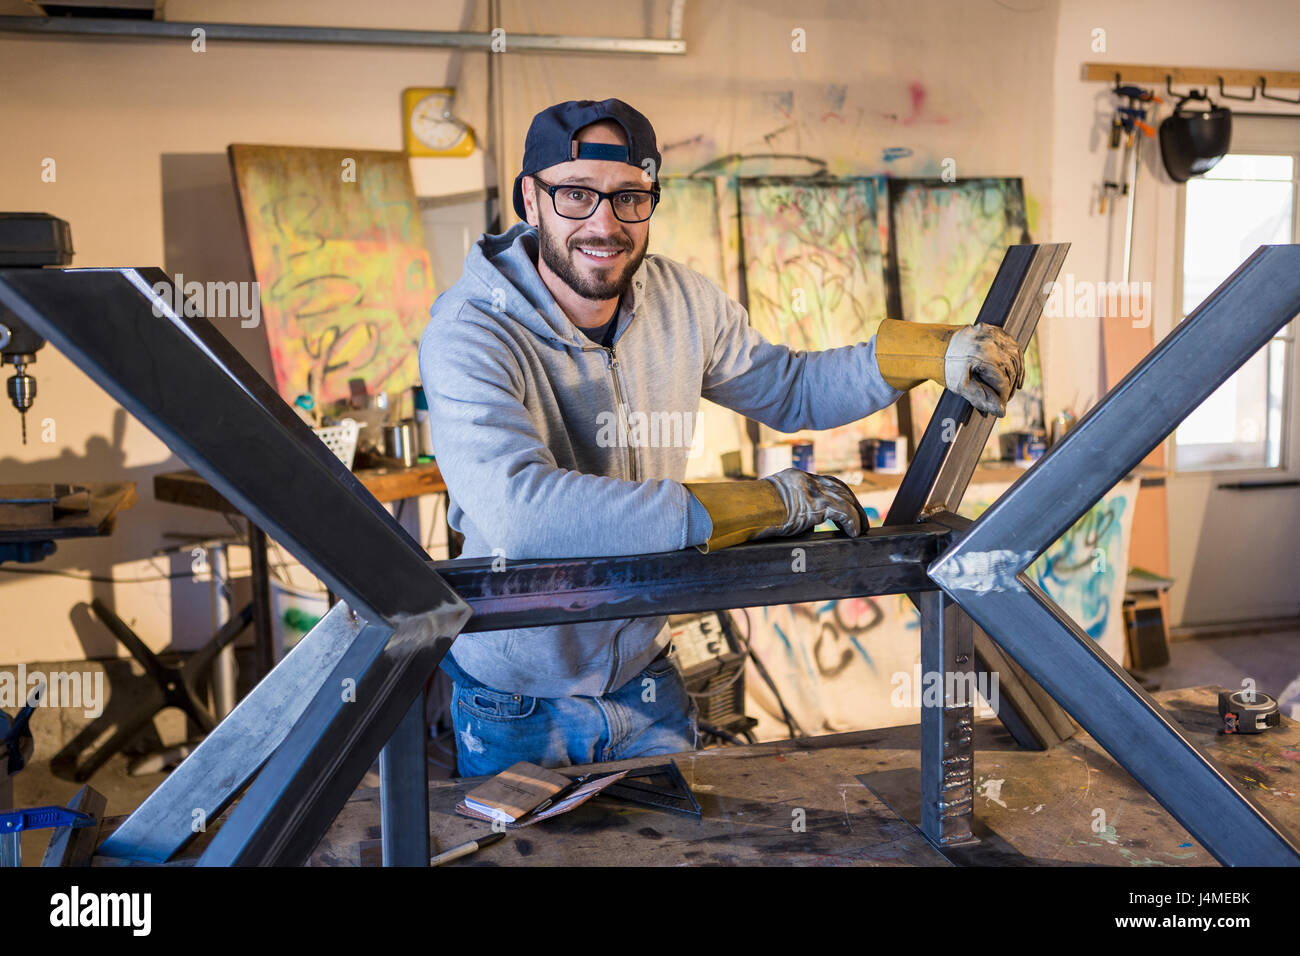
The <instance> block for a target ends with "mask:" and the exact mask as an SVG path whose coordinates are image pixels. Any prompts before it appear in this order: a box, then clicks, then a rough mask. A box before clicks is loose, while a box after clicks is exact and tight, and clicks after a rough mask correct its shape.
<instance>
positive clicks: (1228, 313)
mask: <svg viewBox="0 0 1300 956" xmlns="http://www.w3.org/2000/svg"><path fill="white" fill-rule="evenodd" d="M1298 312H1300V246H1261V247H1260V248H1259V249H1258V250H1257V251H1256V252H1255V253H1254V254H1253V255H1251V256H1250V258H1248V259H1247V260H1246V261H1245V262H1244V263H1243V264H1242V265H1241V267H1240V268H1238V269H1237V271H1236V272H1234V273H1233V274H1232V275H1231V276H1229V277H1228V278H1227V279H1226V280H1225V281H1224V282H1223V284H1222V285H1220V286H1219V288H1218V289H1216V290H1215V291H1214V293H1212V294H1211V295H1210V296H1209V297H1208V298H1207V299H1206V300H1205V301H1204V302H1203V303H1202V304H1201V305H1200V306H1199V307H1197V309H1196V310H1195V311H1194V312H1193V313H1192V314H1191V315H1189V316H1188V317H1187V318H1186V319H1185V320H1184V321H1183V322H1182V323H1181V324H1180V325H1179V326H1178V327H1177V328H1176V329H1175V330H1174V331H1173V332H1172V333H1170V334H1169V335H1168V336H1167V337H1166V338H1165V339H1164V341H1162V342H1161V343H1160V344H1159V345H1158V346H1157V347H1156V348H1155V349H1154V350H1153V351H1152V352H1151V354H1150V355H1148V356H1147V358H1146V359H1144V360H1143V361H1142V362H1141V363H1140V364H1139V365H1138V366H1137V367H1136V368H1135V369H1133V371H1132V372H1130V373H1129V374H1128V375H1127V376H1125V378H1124V379H1123V380H1122V381H1121V382H1119V384H1117V385H1116V386H1115V387H1114V388H1113V389H1112V390H1111V391H1110V393H1109V394H1108V395H1107V396H1106V397H1105V399H1104V400H1103V401H1102V402H1101V403H1100V404H1098V405H1097V406H1096V407H1095V408H1094V409H1093V410H1092V411H1091V412H1089V413H1088V414H1087V415H1085V416H1084V417H1083V418H1082V419H1081V420H1080V421H1079V423H1078V424H1077V425H1076V426H1075V427H1074V428H1073V429H1071V430H1070V431H1069V432H1068V433H1067V435H1066V437H1065V439H1064V440H1063V441H1061V442H1060V443H1059V444H1057V445H1056V446H1054V447H1053V448H1052V449H1051V450H1049V451H1048V452H1047V454H1046V455H1044V456H1043V458H1042V459H1040V460H1039V461H1038V463H1037V464H1036V465H1035V466H1034V467H1032V468H1031V469H1029V471H1027V472H1026V473H1025V474H1024V476H1023V477H1021V478H1020V479H1019V480H1018V481H1017V482H1016V483H1015V484H1014V485H1012V486H1011V488H1010V489H1009V490H1008V491H1007V492H1006V493H1005V494H1003V495H1002V497H1000V498H999V499H998V500H997V501H996V502H994V504H993V505H992V506H991V507H990V508H989V509H988V510H987V511H985V512H984V514H983V515H981V516H980V518H979V520H977V521H976V522H975V523H974V524H973V525H972V526H971V527H970V529H969V531H967V532H966V533H965V534H964V535H961V536H960V537H959V539H958V540H957V542H956V543H955V544H954V545H953V546H952V547H950V548H949V549H948V551H947V552H946V553H945V554H944V555H943V557H941V558H940V559H939V560H938V561H936V562H935V564H934V565H933V566H932V567H931V568H930V575H931V577H933V578H934V580H935V581H936V582H937V583H938V584H939V585H940V586H941V587H942V588H943V589H944V591H945V592H947V593H948V595H949V596H951V597H952V598H953V600H955V601H957V602H958V603H959V604H961V606H962V607H963V608H964V609H965V610H966V611H967V612H968V613H969V614H970V616H971V617H972V618H974V619H975V621H976V622H978V623H979V624H980V626H982V627H983V628H984V629H985V630H986V631H987V632H988V633H989V635H990V636H991V637H993V638H994V639H995V640H996V641H997V642H998V644H999V645H1000V646H1001V647H1002V648H1003V649H1004V650H1006V651H1007V653H1009V654H1010V655H1011V656H1012V657H1013V658H1015V660H1016V661H1017V662H1018V663H1019V664H1020V665H1021V666H1022V667H1024V669H1025V670H1026V671H1027V672H1028V673H1029V674H1030V675H1031V676H1032V677H1033V678H1034V679H1035V680H1037V681H1038V682H1039V683H1040V684H1041V685H1042V686H1043V687H1044V688H1046V689H1047V691H1048V692H1049V693H1050V694H1051V695H1052V696H1053V697H1054V698H1055V699H1056V700H1057V701H1059V702H1060V703H1061V704H1062V705H1063V706H1064V707H1065V709H1066V710H1067V711H1069V713H1070V714H1071V716H1073V717H1074V719H1075V720H1077V721H1078V722H1079V723H1080V724H1082V725H1083V727H1084V728H1085V729H1086V730H1087V731H1088V732H1089V733H1090V734H1091V735H1092V736H1093V738H1094V739H1095V740H1096V741H1097V742H1098V743H1099V744H1100V745H1101V746H1102V747H1104V748H1105V749H1106V750H1107V752H1108V753H1110V755H1111V756H1112V757H1114V758H1115V760H1116V761H1117V762H1118V763H1119V764H1120V765H1121V766H1123V767H1124V768H1125V769H1126V770H1127V771H1128V772H1129V773H1130V774H1132V775H1133V777H1134V778H1135V779H1136V780H1137V781H1138V782H1139V783H1140V784H1141V785H1142V786H1143V787H1145V788H1146V789H1147V790H1148V791H1149V792H1150V793H1151V794H1152V796H1154V797H1155V798H1156V799H1157V800H1158V801H1159V802H1160V803H1161V805H1162V806H1164V807H1165V809H1167V810H1168V811H1169V812H1170V813H1171V814H1172V815H1173V816H1174V817H1175V818H1176V819H1177V820H1178V821H1179V822H1180V823H1181V824H1182V825H1183V826H1184V827H1186V828H1187V831H1188V832H1189V833H1191V834H1192V836H1194V837H1195V838H1196V839H1197V840H1199V841H1200V842H1201V844H1202V845H1203V846H1204V847H1205V848H1206V849H1207V850H1208V851H1209V852H1210V853H1211V854H1213V855H1214V857H1215V859H1217V860H1219V861H1220V862H1222V863H1224V864H1229V865H1255V866H1273V865H1300V847H1297V845H1296V843H1295V841H1294V840H1293V839H1292V838H1291V837H1290V836H1288V835H1287V834H1285V833H1284V832H1283V831H1282V830H1281V828H1280V827H1279V826H1278V825H1277V823H1276V822H1275V821H1273V820H1272V819H1271V818H1270V817H1269V816H1268V815H1267V814H1265V813H1264V811H1263V810H1261V809H1260V808H1259V807H1258V806H1256V804H1255V803H1254V802H1253V801H1252V800H1251V799H1250V797H1249V796H1248V795H1247V794H1246V793H1245V792H1244V791H1243V790H1242V789H1241V788H1240V787H1239V786H1237V785H1236V784H1235V783H1234V782H1233V781H1232V780H1231V779H1229V778H1228V777H1227V776H1225V775H1224V774H1223V773H1222V772H1221V771H1220V770H1219V769H1218V768H1217V767H1215V766H1214V765H1213V764H1212V763H1210V761H1209V760H1208V759H1207V758H1206V756H1205V755H1204V754H1203V753H1201V752H1200V751H1199V750H1198V749H1197V748H1196V747H1195V745H1193V744H1192V743H1191V742H1190V741H1189V740H1188V739H1187V738H1186V737H1185V736H1184V735H1183V733H1182V731H1181V730H1180V729H1179V727H1178V725H1177V724H1176V723H1175V722H1174V721H1173V720H1172V718H1170V717H1169V715H1168V714H1167V713H1165V711H1164V710H1163V709H1162V708H1161V707H1160V706H1159V705H1158V704H1157V703H1156V702H1155V701H1154V700H1152V699H1151V698H1150V697H1149V696H1148V695H1147V694H1146V693H1145V692H1143V690H1142V689H1141V688H1140V687H1138V686H1137V684H1135V683H1134V682H1133V680H1132V679H1131V678H1130V677H1129V676H1128V674H1127V673H1125V672H1124V670H1123V669H1122V668H1120V667H1119V666H1117V665H1116V664H1115V663H1114V661H1112V660H1111V659H1110V658H1109V657H1108V656H1107V655H1105V654H1103V653H1101V652H1100V651H1099V650H1098V649H1097V647H1096V644H1095V642H1094V641H1093V640H1092V639H1091V638H1090V637H1089V636H1088V635H1087V634H1085V633H1084V632H1083V631H1082V630H1080V629H1079V627H1078V626H1077V625H1076V624H1075V623H1074V622H1073V621H1071V620H1070V618H1069V616H1068V615H1066V614H1065V613H1064V612H1063V611H1062V610H1061V609H1060V608H1059V607H1057V606H1056V605H1055V604H1054V603H1053V602H1052V600H1051V598H1049V597H1048V596H1047V595H1046V594H1045V593H1043V591H1042V590H1040V589H1039V588H1038V587H1037V586H1036V585H1035V584H1034V583H1033V582H1032V581H1031V580H1030V579H1029V578H1028V576H1027V575H1026V574H1025V573H1024V572H1025V569H1026V568H1027V567H1028V566H1029V565H1030V564H1031V563H1032V562H1033V561H1034V559H1035V558H1037V557H1038V555H1040V554H1041V553H1042V552H1043V551H1044V550H1046V548H1047V547H1048V546H1049V545H1050V544H1051V543H1052V542H1053V541H1055V540H1056V539H1057V538H1059V537H1060V536H1061V535H1062V534H1063V533H1064V532H1065V531H1066V530H1067V529H1068V528H1069V527H1070V526H1071V525H1073V524H1074V523H1075V522H1076V521H1077V520H1078V519H1079V518H1080V517H1082V516H1083V514H1084V513H1085V512H1086V511H1087V510H1088V509H1089V508H1091V507H1092V506H1093V505H1095V504H1096V502H1097V501H1099V500H1100V499H1101V497H1102V496H1103V495H1104V494H1105V493H1106V492H1107V491H1108V490H1109V489H1110V488H1111V487H1113V486H1114V485H1115V484H1116V483H1117V482H1119V481H1120V479H1122V478H1123V477H1124V476H1125V475H1126V474H1128V473H1129V471H1131V470H1132V469H1133V468H1134V467H1135V466H1136V465H1137V464H1138V463H1139V462H1140V461H1141V460H1142V459H1143V458H1144V457H1146V455H1147V454H1148V453H1149V452H1150V451H1151V450H1152V449H1153V448H1155V446H1156V445H1158V444H1159V443H1160V442H1161V441H1162V440H1163V439H1164V438H1165V436H1167V435H1168V434H1169V433H1170V432H1172V431H1173V430H1174V428H1175V427H1176V426H1177V425H1178V423H1179V422H1181V421H1182V420H1183V419H1184V418H1186V417H1187V415H1189V414H1190V413H1191V412H1192V411H1193V410H1194V409H1195V408H1196V407H1197V406H1198V405H1200V403H1201V402H1203V401H1204V400H1205V399H1206V398H1207V397H1209V395H1210V394H1211V393H1212V392H1213V391H1214V390H1215V389H1216V388H1218V387H1219V386H1220V385H1221V384H1222V383H1223V382H1224V381H1225V380H1227V378H1228V377H1229V376H1230V375H1231V374H1232V373H1233V372H1234V371H1236V369H1238V368H1240V367H1241V366H1242V365H1243V364H1244V363H1245V362H1246V361H1247V360H1248V359H1249V358H1250V357H1251V356H1252V355H1254V354H1255V353H1256V352H1257V351H1259V349H1261V348H1262V347H1263V346H1264V345H1265V344H1266V343H1267V342H1268V340H1269V339H1270V338H1272V336H1273V335H1274V334H1275V333H1276V332H1277V331H1278V330H1279V329H1281V328H1282V326H1284V325H1285V324H1286V323H1287V322H1289V321H1290V320H1291V319H1292V318H1293V317H1294V316H1295V315H1296V314H1297V313H1298ZM1245 543H1246V542H1244V541H1243V544H1245Z"/></svg>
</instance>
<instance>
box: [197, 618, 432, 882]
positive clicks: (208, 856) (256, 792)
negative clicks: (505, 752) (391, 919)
mask: <svg viewBox="0 0 1300 956" xmlns="http://www.w3.org/2000/svg"><path fill="white" fill-rule="evenodd" d="M389 633H390V632H389V631H388V630H387V629H385V628H382V627H380V626H376V625H372V626H370V627H367V628H366V631H365V632H363V635H362V639H361V640H358V641H357V642H356V643H355V644H354V645H353V647H352V648H350V649H349V650H348V652H347V653H346V654H345V655H344V656H343V658H342V659H341V660H340V661H339V664H338V666H337V667H335V669H334V672H333V674H331V675H330V677H329V678H328V679H327V680H326V681H325V684H324V685H323V686H322V687H321V689H320V690H319V691H318V692H317V694H316V696H315V698H313V700H312V701H311V703H310V704H309V705H308V707H307V710H306V713H304V714H303V716H302V718H301V719H300V720H299V721H298V722H297V723H296V724H294V727H293V729H292V730H291V731H290V732H289V735H288V736H287V737H286V738H285V741H284V743H283V744H281V745H280V748H279V749H278V750H277V751H276V753H275V755H274V756H273V757H272V758H271V759H270V760H269V761H267V763H266V766H265V767H263V768H262V771H261V772H260V773H259V774H258V775H257V779H256V780H254V781H253V783H252V785H251V786H250V787H249V788H248V790H247V792H246V793H245V794H244V796H243V797H242V798H241V799H240V801H239V804H238V805H237V806H236V807H235V809H234V810H232V811H231V813H230V816H229V818H228V819H227V820H226V821H225V822H224V823H223V824H222V825H221V829H220V830H218V831H217V833H216V835H215V836H214V837H213V838H212V842H211V843H210V844H209V845H208V847H207V849H206V850H204V852H203V855H202V856H201V857H200V858H199V865H200V866H300V865H302V864H304V863H305V862H306V861H307V858H308V857H309V856H310V855H311V851H312V850H313V849H315V847H316V845H317V844H318V843H319V842H320V840H321V837H323V836H324V835H325V832H326V830H328V829H329V826H330V824H331V823H332V822H333V820H334V818H335V817H336V816H338V813H339V811H340V810H341V809H342V808H343V805H344V804H345V803H346V802H347V800H348V798H349V797H350V796H352V794H353V792H354V791H355V790H356V788H357V785H358V784H359V783H360V782H361V778H362V777H364V776H365V773H366V770H367V769H368V768H369V767H370V766H371V765H372V764H373V763H374V760H375V757H376V756H377V755H378V754H379V752H380V750H381V749H382V748H383V747H384V745H385V744H386V743H387V742H388V740H389V738H390V737H392V736H393V734H394V731H396V730H397V729H398V726H399V724H401V722H402V721H403V720H404V719H405V717H406V716H407V715H408V713H409V712H410V710H411V706H412V705H413V704H414V702H415V700H416V698H417V697H419V695H420V693H421V692H422V691H423V689H424V685H425V683H426V682H427V681H428V680H429V678H430V677H431V676H433V672H434V671H435V670H436V669H437V667H438V662H439V661H441V660H442V657H443V655H444V654H445V653H446V652H447V648H449V647H450V646H451V638H450V637H446V638H444V637H438V638H436V639H434V640H414V639H410V638H403V637H401V636H394V637H393V638H392V639H391V640H389V641H388V642H387V643H386V644H384V645H383V646H382V649H381V650H380V652H379V654H378V656H375V652H374V647H375V644H376V643H377V642H378V641H380V640H382V639H383V638H384V637H386V636H387V635H388V634H389ZM421 756H423V755H422V754H421ZM424 770H425V764H424V761H423V759H421V760H420V761H419V765H418V772H419V773H420V783H421V786H427V782H426V779H425V776H424ZM428 823H429V821H428V816H427V814H425V815H424V817H423V819H420V820H419V821H417V822H416V827H417V828H418V829H413V831H412V832H404V833H402V834H398V835H397V839H399V840H405V841H413V842H415V844H416V846H414V847H411V846H407V847H405V850H406V851H408V852H407V853H406V854H404V858H405V857H407V856H409V855H410V853H411V852H413V853H414V854H415V855H416V857H417V858H418V859H419V860H422V861H427V860H428V853H429V849H428V848H429V829H428ZM392 839H393V835H391V834H389V835H387V836H386V838H385V842H390V841H391V840H392ZM386 862H387V861H386ZM404 862H406V863H407V864H408V865H409V864H410V862H411V861H410V860H409V859H404Z"/></svg>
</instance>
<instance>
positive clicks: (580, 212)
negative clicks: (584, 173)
mask: <svg viewBox="0 0 1300 956" xmlns="http://www.w3.org/2000/svg"><path fill="white" fill-rule="evenodd" d="M533 179H534V181H536V182H537V184H538V185H539V186H541V187H542V188H543V189H545V190H546V192H547V193H549V194H550V197H551V204H552V205H553V206H554V207H555V214H556V215H557V216H562V217H564V218H565V219H590V218H591V217H592V216H593V215H595V213H596V210H597V209H598V208H599V207H600V203H601V200H602V199H608V200H609V207H610V208H611V209H613V210H614V216H615V217H616V218H617V219H618V220H619V221H621V222H645V221H646V220H647V219H649V218H650V214H651V213H653V212H654V211H655V206H657V205H658V204H659V190H658V189H620V190H618V191H616V192H612V193H603V192H601V191H600V190H599V189H590V188H588V187H587V186H565V185H560V186H552V185H550V184H548V183H544V182H542V181H541V180H540V179H538V178H537V177H536V176H534V177H533Z"/></svg>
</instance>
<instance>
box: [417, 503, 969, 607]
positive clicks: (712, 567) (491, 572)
mask: <svg viewBox="0 0 1300 956" xmlns="http://www.w3.org/2000/svg"><path fill="white" fill-rule="evenodd" d="M950 533H951V532H950V530H949V529H948V528H946V527H944V526H941V525H935V524H918V525H911V526H908V527H903V528H872V529H871V530H870V531H868V532H867V533H866V534H865V535H862V536H860V537H857V538H846V537H844V536H843V535H842V534H840V533H839V532H836V531H820V532H816V533H813V534H809V535H804V536H801V537H797V538H780V539H777V540H766V541H756V542H750V543H748V544H743V545H737V546H736V547H732V548H725V549H723V550H721V551H714V552H711V553H709V554H707V555H706V554H700V553H699V552H698V551H697V550H696V549H695V548H686V549H684V550H682V551H666V552H664V553H662V554H641V555H626V556H622V557H604V558H564V559H544V560H530V561H522V560H521V561H513V560H508V561H504V562H502V561H501V560H500V559H493V558H480V559H470V560H457V561H438V562H435V563H434V567H435V568H436V569H437V571H438V573H439V575H440V576H441V577H442V579H443V580H444V581H446V582H447V584H449V585H450V586H451V587H452V588H453V589H454V590H455V591H456V593H457V594H459V595H460V597H461V598H462V599H463V600H464V601H465V602H466V603H467V604H468V605H469V606H470V608H471V609H472V610H473V616H472V617H471V618H470V619H469V621H468V622H467V623H466V624H465V626H464V627H463V628H461V630H462V632H464V633H470V632H473V631H493V630H501V629H504V628H513V627H539V626H543V625H546V624H571V623H574V622H576V621H605V620H616V619H619V618H626V617H647V616H654V615H660V614H681V613H688V612H693V611H716V610H726V609H729V608H737V607H759V606H765V605H774V604H790V603H793V602H799V601H821V600H832V599H835V598H847V597H868V596H871V595H880V594H899V593H902V592H904V591H932V590H934V589H935V587H936V585H935V584H934V582H933V581H931V580H930V578H929V577H928V575H927V573H926V568H928V567H929V565H930V563H931V562H932V561H933V560H934V559H935V558H937V557H938V556H939V555H940V554H942V553H943V551H944V549H945V548H947V546H948V535H949V534H950Z"/></svg>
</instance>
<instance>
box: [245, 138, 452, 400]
mask: <svg viewBox="0 0 1300 956" xmlns="http://www.w3.org/2000/svg"><path fill="white" fill-rule="evenodd" d="M229 153H230V161H231V168H232V170H233V172H234V176H235V184H236V188H237V190H238V193H239V202H240V207H241V211H242V213H243V218H244V232H245V235H246V237H247V240H248V246H249V251H250V254H251V256H252V262H253V270H254V274H255V275H256V277H257V281H258V284H259V286H260V288H261V301H262V320H263V322H264V323H265V325H266V334H267V339H268V342H269V344H270V347H271V363H272V367H273V368H274V370H275V385H276V389H277V390H278V391H279V393H280V395H281V397H283V398H284V399H285V400H286V401H290V402H292V401H293V399H294V398H295V397H296V396H297V395H299V394H301V393H303V392H310V393H311V394H312V395H313V396H314V398H315V399H316V401H317V403H318V404H319V403H322V402H330V401H334V400H337V399H342V398H346V397H347V395H348V384H347V383H348V380H349V379H352V378H362V379H364V380H365V382H366V384H367V386H368V388H369V390H370V392H371V393H372V394H374V393H377V392H380V391H384V392H390V393H391V392H398V391H401V390H403V389H405V388H409V387H410V386H412V385H416V384H418V383H419V380H420V372H419V366H418V362H417V355H416V348H417V345H418V343H419V339H420V334H421V333H422V332H423V331H424V327H425V325H426V324H427V323H428V318H429V306H430V305H431V304H432V303H433V299H434V286H433V273H432V270H431V268H430V263H429V254H428V252H427V251H426V250H425V248H424V236H423V230H422V228H421V226H420V218H419V212H418V207H417V205H416V200H415V190H414V187H413V185H412V182H411V171H410V164H409V162H408V161H407V159H406V156H405V155H404V154H402V153H397V152H379V151H372V150H337V149H310V148H297V147H280V146H246V145H232V146H231V147H230V149H229ZM309 383H310V385H309Z"/></svg>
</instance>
